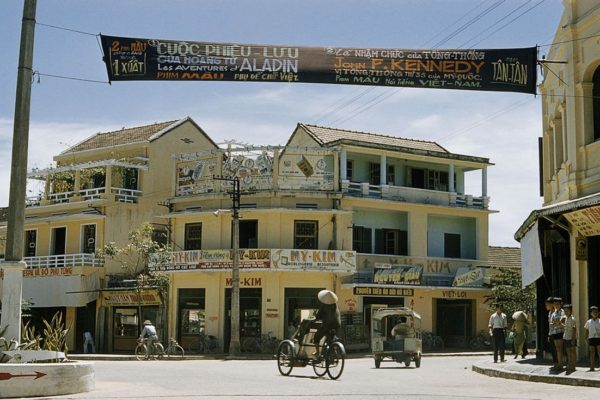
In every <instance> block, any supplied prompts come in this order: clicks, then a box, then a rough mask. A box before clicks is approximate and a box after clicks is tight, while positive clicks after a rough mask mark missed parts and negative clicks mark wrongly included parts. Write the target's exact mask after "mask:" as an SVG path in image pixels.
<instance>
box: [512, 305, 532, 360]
mask: <svg viewBox="0 0 600 400" xmlns="http://www.w3.org/2000/svg"><path fill="white" fill-rule="evenodd" d="M512 318H513V320H514V322H513V325H512V332H513V347H514V354H515V358H517V357H519V353H521V357H522V358H525V356H526V355H527V345H526V342H527V334H528V332H529V321H528V320H527V314H526V313H525V312H524V311H517V312H515V313H514V314H513V315H512Z"/></svg>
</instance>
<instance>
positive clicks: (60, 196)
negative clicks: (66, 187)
mask: <svg viewBox="0 0 600 400" xmlns="http://www.w3.org/2000/svg"><path fill="white" fill-rule="evenodd" d="M73 195H75V192H60V193H50V194H49V195H48V200H50V202H52V203H53V204H60V203H68V202H69V198H70V197H73Z"/></svg>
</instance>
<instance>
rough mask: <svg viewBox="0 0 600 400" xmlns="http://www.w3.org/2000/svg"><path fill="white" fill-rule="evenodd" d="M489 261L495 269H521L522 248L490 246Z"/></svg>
mask: <svg viewBox="0 0 600 400" xmlns="http://www.w3.org/2000/svg"><path fill="white" fill-rule="evenodd" d="M488 261H489V263H490V266H491V267H495V268H516V269H521V248H520V247H496V246H489V248H488Z"/></svg>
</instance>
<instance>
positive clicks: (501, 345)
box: [488, 303, 507, 363]
mask: <svg viewBox="0 0 600 400" xmlns="http://www.w3.org/2000/svg"><path fill="white" fill-rule="evenodd" d="M494 307H495V308H496V312H494V313H493V314H492V315H491V316H490V322H489V324H488V325H489V328H490V336H491V337H492V342H493V346H494V362H495V363H497V362H498V355H500V362H504V361H505V360H504V352H505V350H506V343H505V341H506V327H507V321H506V314H504V313H503V312H502V306H501V305H500V304H499V303H494Z"/></svg>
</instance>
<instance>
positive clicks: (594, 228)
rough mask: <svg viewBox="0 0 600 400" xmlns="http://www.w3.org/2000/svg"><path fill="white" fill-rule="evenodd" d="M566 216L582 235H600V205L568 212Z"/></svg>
mask: <svg viewBox="0 0 600 400" xmlns="http://www.w3.org/2000/svg"><path fill="white" fill-rule="evenodd" d="M565 218H566V219H567V220H568V221H569V222H570V223H571V225H573V226H574V227H575V229H577V231H578V232H579V233H580V234H581V235H582V236H596V235H600V206H593V207H588V208H584V209H582V210H577V211H573V212H570V213H566V214H565Z"/></svg>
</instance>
